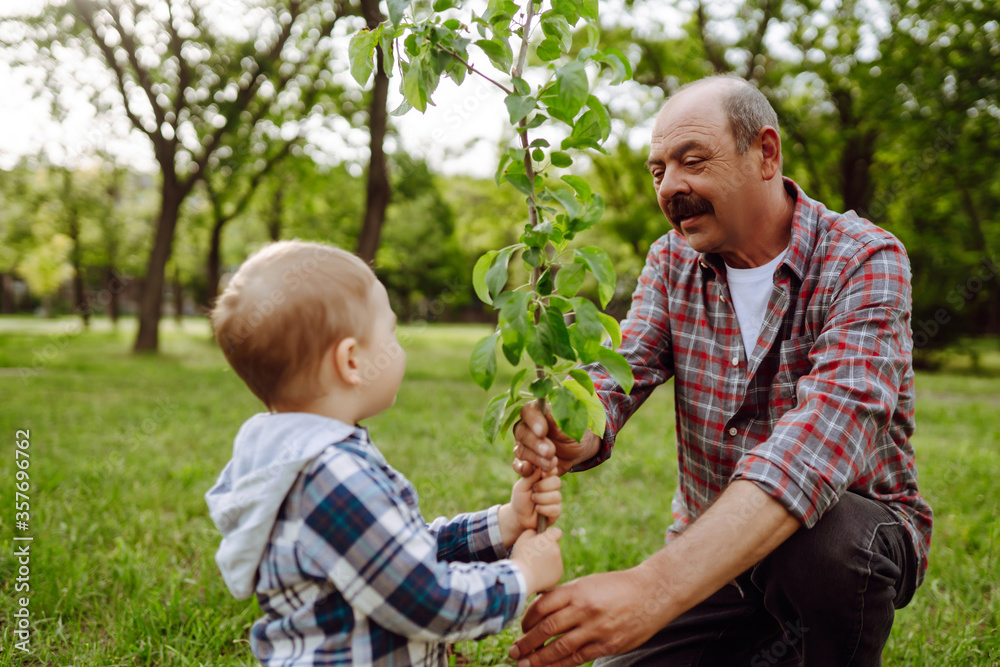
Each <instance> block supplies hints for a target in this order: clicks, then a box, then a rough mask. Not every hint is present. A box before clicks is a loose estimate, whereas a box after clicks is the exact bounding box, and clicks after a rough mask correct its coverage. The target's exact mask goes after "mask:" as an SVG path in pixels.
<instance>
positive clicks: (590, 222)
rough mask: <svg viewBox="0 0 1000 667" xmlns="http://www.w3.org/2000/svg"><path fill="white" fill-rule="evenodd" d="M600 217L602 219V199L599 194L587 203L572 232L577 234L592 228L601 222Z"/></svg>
mask: <svg viewBox="0 0 1000 667" xmlns="http://www.w3.org/2000/svg"><path fill="white" fill-rule="evenodd" d="M602 217H604V198H603V197H601V195H599V194H595V195H594V196H593V197H592V198H591V199H590V201H589V202H587V205H586V206H584V207H583V212H582V213H581V214H580V219H579V220H578V221H577V224H575V225H573V231H574V232H579V231H583V230H584V229H588V228H590V227H593V226H594V225H596V224H597V223H599V222H600V221H601V218H602Z"/></svg>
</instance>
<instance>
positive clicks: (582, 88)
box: [549, 60, 590, 124]
mask: <svg viewBox="0 0 1000 667" xmlns="http://www.w3.org/2000/svg"><path fill="white" fill-rule="evenodd" d="M589 93H590V82H589V81H588V80H587V71H586V70H585V69H584V67H583V63H581V62H578V61H575V60H574V61H573V62H570V63H567V64H565V65H563V66H562V67H560V68H559V69H558V70H556V95H555V101H554V103H550V104H549V113H550V114H552V115H553V116H556V117H557V118H559V120H562V121H565V122H567V123H570V124H572V121H573V118H575V117H576V114H578V113H579V112H580V109H582V108H583V105H584V104H585V103H586V101H587V96H588V95H589ZM556 112H558V114H559V115H556Z"/></svg>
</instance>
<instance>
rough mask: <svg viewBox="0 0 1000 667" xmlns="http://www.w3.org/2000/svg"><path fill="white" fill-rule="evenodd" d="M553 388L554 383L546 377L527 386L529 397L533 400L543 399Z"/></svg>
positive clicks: (537, 379)
mask: <svg viewBox="0 0 1000 667" xmlns="http://www.w3.org/2000/svg"><path fill="white" fill-rule="evenodd" d="M555 386H556V385H555V383H554V382H553V381H552V380H551V379H549V378H547V377H542V378H536V379H535V380H534V382H532V383H531V385H529V386H528V391H530V392H531V395H532V396H534V397H535V398H545V397H546V396H548V395H549V392H550V391H552V389H553V387H555Z"/></svg>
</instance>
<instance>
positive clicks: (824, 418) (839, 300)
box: [731, 242, 912, 527]
mask: <svg viewBox="0 0 1000 667" xmlns="http://www.w3.org/2000/svg"><path fill="white" fill-rule="evenodd" d="M873 246H874V247H873ZM909 313H910V269H909V262H908V260H907V258H906V253H905V251H904V250H903V249H902V247H901V246H900V245H899V244H898V242H895V243H893V242H890V243H882V244H877V243H873V244H870V245H867V246H865V247H863V248H862V249H861V250H860V251H859V252H858V253H857V254H856V255H855V256H854V257H853V258H851V259H850V260H849V261H848V262H847V263H846V264H845V265H844V269H843V272H842V273H841V278H840V282H839V285H838V289H837V291H836V293H835V294H834V295H833V297H832V302H831V305H830V308H829V316H828V317H827V319H826V322H825V324H824V326H823V327H822V329H821V330H820V333H819V335H818V336H817V338H816V341H815V343H814V344H813V346H812V348H811V350H810V352H809V354H808V362H809V363H808V372H807V373H806V374H805V375H804V376H803V377H802V378H801V379H800V380H799V381H798V382H797V383H796V385H795V387H796V399H797V400H796V405H795V407H794V408H792V409H790V410H789V411H788V412H786V413H785V414H784V415H782V416H781V418H780V419H779V420H778V422H777V424H776V425H775V428H774V431H773V432H772V434H771V437H770V438H768V439H767V440H765V441H763V442H762V443H761V444H759V445H758V446H757V447H755V448H754V449H753V450H751V451H750V452H748V453H747V455H746V456H744V457H743V458H742V459H741V460H740V462H739V464H738V465H737V467H736V470H735V471H734V473H733V475H732V478H731V479H746V480H750V481H753V482H755V483H756V484H757V485H758V486H759V487H760V488H762V489H763V490H764V491H766V492H767V493H768V494H769V495H771V496H772V497H773V498H775V499H776V500H778V501H779V502H781V503H782V505H784V506H785V508H786V509H787V510H788V511H789V512H790V513H791V514H792V515H793V516H795V517H796V518H798V519H799V520H800V521H801V522H802V523H803V524H804V525H805V526H806V527H812V526H813V525H814V524H815V523H816V522H817V521H818V520H819V518H820V517H821V516H822V515H823V513H824V512H826V510H827V509H829V508H830V507H831V506H833V505H834V504H835V503H836V502H837V500H838V499H839V498H840V496H841V495H842V494H843V493H844V492H845V491H846V490H847V489H848V488H849V487H850V486H851V485H852V484H853V483H854V482H855V481H856V480H858V479H859V478H861V477H863V476H865V475H868V474H871V473H872V467H873V466H879V465H882V463H880V462H884V461H887V460H891V459H892V458H893V457H895V456H897V455H898V454H894V453H893V452H890V451H886V452H880V451H876V450H877V448H878V447H892V446H893V443H892V441H891V439H889V438H886V437H884V434H885V432H886V430H887V429H888V428H889V426H890V422H891V420H892V417H893V412H894V411H895V407H896V404H897V398H898V394H899V387H900V386H901V384H902V381H903V376H904V374H905V373H906V372H907V368H908V367H909V364H910V358H911V355H912V339H911V335H910V328H909ZM887 441H888V442H887Z"/></svg>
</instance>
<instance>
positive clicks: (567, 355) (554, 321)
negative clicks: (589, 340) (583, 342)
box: [542, 306, 576, 361]
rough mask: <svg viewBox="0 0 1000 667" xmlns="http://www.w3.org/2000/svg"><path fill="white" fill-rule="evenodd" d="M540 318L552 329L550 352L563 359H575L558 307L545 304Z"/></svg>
mask: <svg viewBox="0 0 1000 667" xmlns="http://www.w3.org/2000/svg"><path fill="white" fill-rule="evenodd" d="M542 318H543V319H545V321H547V322H548V325H549V329H550V330H551V331H552V352H553V353H554V354H555V355H556V356H558V357H562V358H563V359H568V360H570V361H575V360H576V352H575V351H574V350H573V345H572V344H571V343H570V340H569V328H568V327H567V326H566V320H565V319H563V314H562V312H560V311H559V309H558V308H552V307H550V306H546V307H544V310H543V312H542Z"/></svg>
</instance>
